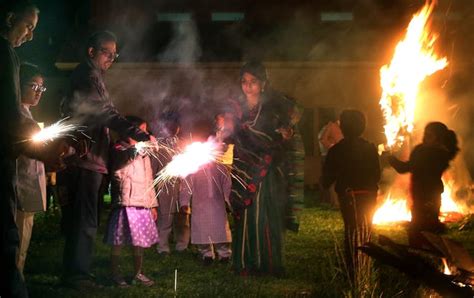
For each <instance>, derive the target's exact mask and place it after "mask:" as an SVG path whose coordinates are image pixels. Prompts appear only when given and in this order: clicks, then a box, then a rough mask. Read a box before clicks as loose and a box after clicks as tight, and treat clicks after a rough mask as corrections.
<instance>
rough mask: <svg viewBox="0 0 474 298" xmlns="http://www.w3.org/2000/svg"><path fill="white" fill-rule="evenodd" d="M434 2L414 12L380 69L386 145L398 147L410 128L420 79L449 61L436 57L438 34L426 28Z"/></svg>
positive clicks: (409, 131) (443, 66)
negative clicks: (392, 51)
mask: <svg viewBox="0 0 474 298" xmlns="http://www.w3.org/2000/svg"><path fill="white" fill-rule="evenodd" d="M434 6H435V1H433V2H431V3H430V2H427V3H426V4H425V5H424V6H423V8H422V9H421V10H420V11H419V12H418V13H416V14H415V15H413V18H412V19H411V21H410V24H409V25H408V28H407V32H406V34H405V37H404V39H403V40H401V41H400V42H399V43H398V45H397V46H396V48H395V53H394V56H393V58H392V61H391V62H390V64H389V65H384V66H383V67H382V68H381V69H380V84H381V87H382V96H381V99H380V102H379V103H380V106H381V108H382V111H383V115H384V118H385V125H384V130H385V136H386V138H387V146H388V147H389V148H399V147H400V146H401V145H402V144H403V142H404V140H405V134H407V133H411V132H412V130H413V123H414V120H415V107H416V98H417V96H418V91H419V86H420V84H421V82H422V81H423V80H424V79H425V78H426V77H427V76H430V75H431V74H433V73H435V72H437V71H438V70H441V69H443V68H445V67H446V65H447V64H448V62H447V60H446V58H442V59H438V57H437V56H436V54H434V49H433V45H434V43H435V41H436V39H437V35H435V34H432V33H431V32H430V31H429V23H428V20H429V18H430V15H431V13H432V11H433V8H434Z"/></svg>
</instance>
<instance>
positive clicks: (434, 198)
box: [389, 122, 459, 246]
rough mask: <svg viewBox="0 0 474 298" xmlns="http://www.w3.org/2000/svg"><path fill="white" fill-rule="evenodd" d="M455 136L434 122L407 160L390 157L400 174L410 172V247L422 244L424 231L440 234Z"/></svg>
mask: <svg viewBox="0 0 474 298" xmlns="http://www.w3.org/2000/svg"><path fill="white" fill-rule="evenodd" d="M457 143H458V142H457V138H456V134H455V133H454V132H453V131H452V130H450V129H448V128H447V127H446V125H444V124H443V123H441V122H431V123H429V124H428V125H426V127H425V132H424V135H423V142H422V143H421V144H420V145H418V146H416V147H415V149H413V151H412V152H411V154H410V159H409V160H408V161H400V160H398V159H397V158H395V157H393V156H390V157H389V162H390V165H391V166H392V167H394V168H395V170H396V171H397V172H399V173H407V172H410V173H411V185H410V193H411V196H412V200H413V205H412V206H411V215H412V220H411V225H410V228H409V231H408V241H409V243H410V245H413V246H420V245H422V244H423V241H422V238H421V237H420V232H421V231H430V232H435V233H436V232H441V231H443V230H444V225H443V224H442V223H441V222H440V221H439V218H438V216H439V209H440V207H441V194H442V193H443V190H444V186H443V181H442V180H441V176H442V174H443V172H444V171H445V170H446V169H447V168H448V166H449V162H450V161H451V160H452V159H454V157H455V156H456V154H457V152H458V151H459V148H458V146H457Z"/></svg>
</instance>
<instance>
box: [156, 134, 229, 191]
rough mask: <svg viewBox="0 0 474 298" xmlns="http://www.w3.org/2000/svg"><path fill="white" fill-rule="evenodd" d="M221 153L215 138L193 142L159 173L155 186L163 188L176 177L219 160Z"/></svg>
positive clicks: (186, 174) (182, 176)
mask: <svg viewBox="0 0 474 298" xmlns="http://www.w3.org/2000/svg"><path fill="white" fill-rule="evenodd" d="M221 155H222V152H221V151H220V150H219V144H218V143H216V142H215V141H213V140H208V141H207V142H204V143H202V142H194V143H191V144H189V145H188V146H187V147H186V148H185V149H184V150H183V152H181V153H179V154H176V155H174V157H173V159H172V160H171V162H170V163H168V164H167V165H166V166H165V167H164V168H163V169H162V170H161V171H160V172H159V173H158V175H157V177H156V178H155V181H154V186H157V187H158V189H161V188H162V187H163V186H164V185H165V184H166V183H167V182H171V181H172V180H174V179H176V178H186V177H187V176H188V175H190V174H192V173H195V172H197V171H198V170H199V169H200V168H201V167H202V166H204V165H206V164H208V163H210V162H219V159H220V156H221Z"/></svg>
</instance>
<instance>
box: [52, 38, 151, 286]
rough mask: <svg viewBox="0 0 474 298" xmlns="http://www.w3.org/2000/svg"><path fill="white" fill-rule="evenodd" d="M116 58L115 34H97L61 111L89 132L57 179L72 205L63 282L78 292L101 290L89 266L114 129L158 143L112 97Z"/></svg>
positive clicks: (68, 215)
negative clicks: (109, 77) (108, 81)
mask: <svg viewBox="0 0 474 298" xmlns="http://www.w3.org/2000/svg"><path fill="white" fill-rule="evenodd" d="M117 56H118V55H117V39H116V37H115V35H114V34H113V33H111V32H108V31H101V32H97V33H94V34H93V35H92V36H91V37H90V38H89V40H88V42H87V48H86V59H85V61H83V62H82V63H80V64H79V65H78V66H77V67H76V69H75V70H74V71H73V73H72V76H71V81H70V89H69V92H68V94H67V96H66V98H65V100H64V101H63V103H62V106H61V109H62V112H63V114H64V116H70V117H72V118H71V119H72V120H73V121H76V122H77V123H78V124H80V125H83V126H86V127H87V131H86V132H85V133H86V134H87V136H88V137H90V139H83V140H80V141H79V145H77V146H75V149H76V155H77V158H75V159H74V160H73V161H72V162H71V164H68V169H67V170H66V171H63V172H62V173H60V174H61V176H58V183H62V184H64V185H65V189H66V190H67V193H68V198H67V200H69V203H68V204H67V205H66V206H64V207H63V210H64V214H63V216H65V218H64V220H65V221H66V222H64V227H63V228H64V232H65V234H66V243H65V246H64V254H63V266H64V282H65V283H66V285H68V286H71V287H73V288H81V287H84V286H85V287H95V286H97V285H96V284H95V282H94V278H93V275H91V270H90V267H91V261H92V257H93V249H94V240H95V237H96V232H97V224H98V223H97V221H98V216H97V205H98V200H99V199H102V198H99V192H100V186H101V182H102V179H103V177H104V175H105V174H107V161H108V153H109V143H110V140H109V139H110V136H109V129H112V130H114V131H116V132H117V133H118V134H119V135H121V136H125V137H130V138H132V139H134V140H136V141H148V140H150V139H152V140H154V137H153V136H150V135H149V134H148V133H146V132H144V131H142V130H140V129H139V128H137V127H135V126H134V125H133V124H131V123H130V122H129V121H127V120H126V119H125V118H123V117H122V116H121V115H120V114H119V113H118V111H117V110H116V108H115V107H114V105H113V103H112V101H111V99H110V98H109V93H108V92H107V88H106V86H105V82H104V75H105V72H106V71H107V70H108V69H109V68H110V66H111V65H112V63H113V62H114V60H115V59H116V58H117ZM71 160H72V159H71ZM61 181H62V182H61Z"/></svg>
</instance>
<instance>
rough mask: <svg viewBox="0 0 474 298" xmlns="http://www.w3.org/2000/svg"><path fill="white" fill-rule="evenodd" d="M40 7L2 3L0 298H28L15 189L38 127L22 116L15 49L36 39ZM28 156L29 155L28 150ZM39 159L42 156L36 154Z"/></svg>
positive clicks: (0, 31) (13, 2) (0, 11)
mask: <svg viewBox="0 0 474 298" xmlns="http://www.w3.org/2000/svg"><path fill="white" fill-rule="evenodd" d="M38 13H39V10H38V8H37V7H36V6H35V5H33V4H31V3H30V2H28V1H20V0H18V1H3V2H2V3H1V4H0V17H1V22H0V36H1V37H0V99H1V100H0V119H2V129H1V130H0V268H1V269H0V296H1V297H27V296H28V293H27V291H26V287H25V283H24V281H23V278H22V277H21V275H20V274H19V271H18V268H17V267H16V264H15V254H16V251H17V249H18V242H19V240H18V229H17V227H16V225H15V220H14V218H15V216H14V214H15V211H16V197H15V190H14V183H15V168H16V157H17V154H18V153H19V150H18V148H16V149H14V148H13V147H14V146H15V145H16V144H18V142H19V141H20V140H22V138H23V137H22V135H23V136H25V135H26V134H27V132H28V131H30V132H31V129H35V124H34V123H33V124H32V123H31V122H29V121H27V120H26V119H24V118H23V116H22V115H21V113H20V77H19V71H20V60H19V58H18V56H17V54H16V53H15V50H14V48H16V47H19V46H21V45H22V44H23V43H25V42H27V41H30V40H32V39H33V30H34V29H35V27H36V24H37V22H38ZM22 149H23V150H25V152H24V153H26V154H27V155H30V156H31V155H34V154H33V152H28V151H27V150H26V148H22ZM35 157H39V155H36V156H35Z"/></svg>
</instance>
